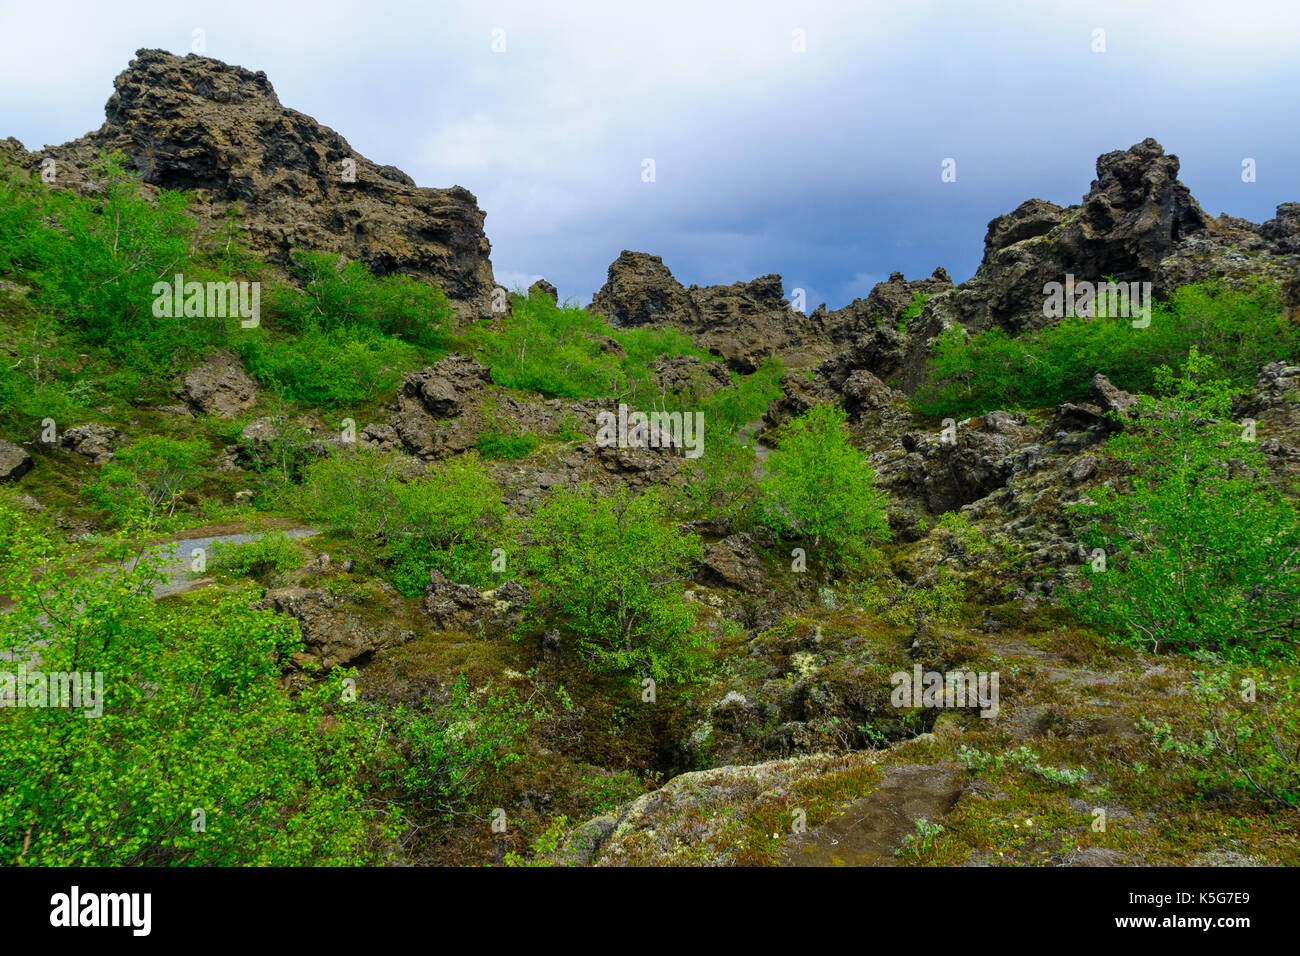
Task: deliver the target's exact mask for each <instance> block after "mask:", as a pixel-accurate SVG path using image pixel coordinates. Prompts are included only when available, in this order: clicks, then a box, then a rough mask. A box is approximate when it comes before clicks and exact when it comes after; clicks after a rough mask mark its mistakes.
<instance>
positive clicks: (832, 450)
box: [762, 405, 889, 564]
mask: <svg viewBox="0 0 1300 956" xmlns="http://www.w3.org/2000/svg"><path fill="white" fill-rule="evenodd" d="M845 418H846V416H845V413H844V410H843V409H840V408H837V407H835V406H833V405H816V406H814V407H813V408H811V409H809V410H808V411H807V412H805V413H804V414H803V415H801V416H799V417H798V418H795V419H793V420H791V421H789V422H787V423H786V424H785V425H784V426H782V428H781V429H780V432H779V433H778V446H777V448H776V450H775V451H773V452H772V453H771V454H770V455H769V456H768V460H767V469H768V473H767V475H766V476H764V478H763V480H762V488H763V492H764V495H765V496H766V503H765V514H764V520H765V522H766V523H767V524H769V525H770V526H771V527H772V528H773V530H776V531H780V532H783V533H786V534H790V535H799V536H802V537H804V538H806V539H808V540H809V541H810V542H811V543H812V544H813V545H814V546H815V547H822V546H825V548H826V550H827V552H828V553H829V563H833V564H834V563H838V564H851V563H854V562H856V561H858V560H860V559H862V558H863V557H865V556H866V554H867V551H868V548H869V546H870V545H872V544H874V543H877V542H881V541H886V540H888V538H889V522H888V521H887V520H886V518H885V510H884V494H883V493H882V492H879V491H877V490H876V488H875V480H876V475H875V472H874V471H872V469H871V466H870V465H869V464H868V463H867V460H866V457H865V456H864V455H863V454H862V452H860V451H858V449H856V448H854V447H853V445H852V444H851V443H850V441H849V434H848V429H847V428H846V427H845V424H844V423H845Z"/></svg>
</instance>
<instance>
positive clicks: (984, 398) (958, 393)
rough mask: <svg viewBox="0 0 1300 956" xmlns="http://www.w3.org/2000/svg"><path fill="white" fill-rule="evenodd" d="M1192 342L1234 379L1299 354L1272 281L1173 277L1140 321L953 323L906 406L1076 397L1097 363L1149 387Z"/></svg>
mask: <svg viewBox="0 0 1300 956" xmlns="http://www.w3.org/2000/svg"><path fill="white" fill-rule="evenodd" d="M1193 347H1195V348H1197V349H1198V350H1199V352H1200V354H1201V355H1203V356H1210V357H1212V358H1213V359H1214V363H1215V367H1216V369H1217V370H1218V372H1219V374H1220V375H1221V376H1222V377H1223V378H1225V379H1226V380H1227V381H1229V382H1230V383H1231V384H1233V385H1236V386H1239V387H1244V386H1246V385H1249V384H1250V383H1252V382H1253V381H1254V380H1255V376H1256V375H1258V374H1259V370H1260V368H1261V367H1262V366H1263V365H1264V364H1266V363H1267V362H1270V361H1274V360H1276V359H1278V358H1280V357H1286V356H1291V355H1300V323H1297V322H1296V321H1295V320H1294V319H1291V318H1288V317H1287V315H1286V314H1285V312H1284V311H1283V309H1282V307H1281V302H1280V299H1279V297H1278V293H1277V290H1276V288H1274V287H1273V286H1271V285H1268V284H1263V283H1260V284H1256V285H1254V286H1251V287H1249V288H1245V289H1230V288H1227V287H1225V286H1223V285H1220V284H1218V283H1215V282H1203V283H1197V284H1192V285H1187V286H1183V287H1182V288H1180V289H1178V290H1176V291H1175V292H1174V294H1173V295H1172V296H1171V297H1170V299H1169V301H1168V302H1157V303H1155V305H1154V307H1153V309H1152V317H1151V324H1150V326H1149V327H1147V328H1133V324H1132V320H1131V319H1128V318H1094V319H1084V318H1067V319H1065V320H1063V321H1062V322H1060V323H1059V324H1058V325H1055V326H1051V327H1048V328H1045V329H1042V330H1040V331H1037V332H1031V333H1026V334H1023V335H1019V336H1015V337H1012V336H1011V335H1008V334H1007V333H1006V332H1005V331H1003V330H1001V329H989V330H987V331H984V332H979V333H977V334H975V335H972V336H967V334H966V332H965V331H964V330H963V329H962V328H961V327H960V326H953V327H952V328H951V329H949V330H948V331H947V332H945V333H943V334H942V335H941V336H940V337H939V339H938V342H937V343H936V347H935V351H934V355H933V357H932V358H931V360H930V362H929V365H928V367H927V370H926V377H925V380H924V382H923V383H922V384H921V386H920V387H919V388H918V389H917V391H916V394H915V395H914V396H913V404H914V406H915V407H916V408H917V409H918V410H919V411H921V412H923V413H925V414H930V415H978V414H982V413H984V412H987V411H990V410H991V409H994V408H1004V409H1017V408H1036V407H1042V406H1046V405H1056V404H1059V403H1061V402H1068V401H1079V400H1081V399H1083V398H1085V397H1086V396H1087V394H1088V383H1089V381H1090V380H1091V379H1092V376H1093V375H1094V374H1095V373H1097V372H1101V373H1103V374H1105V375H1106V376H1107V377H1108V378H1109V379H1110V380H1111V381H1112V382H1113V383H1114V384H1116V385H1117V386H1119V387H1120V388H1125V389H1129V390H1130V391H1145V392H1149V391H1151V389H1152V388H1153V387H1154V386H1155V384H1156V383H1155V370H1156V369H1157V368H1158V367H1160V366H1161V365H1176V364H1178V363H1180V362H1182V361H1183V360H1184V359H1185V358H1186V356H1187V354H1188V352H1189V351H1190V350H1191V349H1192V348H1193Z"/></svg>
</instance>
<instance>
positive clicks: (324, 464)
mask: <svg viewBox="0 0 1300 956" xmlns="http://www.w3.org/2000/svg"><path fill="white" fill-rule="evenodd" d="M297 502H298V504H299V506H300V507H301V508H302V510H303V512H304V514H305V515H306V517H307V518H308V520H310V521H312V522H314V523H315V524H317V525H319V526H320V527H322V528H325V529H327V530H330V531H334V532H337V533H342V534H347V535H351V536H353V537H356V538H358V539H361V540H362V541H368V542H369V544H370V546H371V547H372V549H373V550H374V551H375V553H376V554H377V555H378V556H379V557H381V558H383V559H384V561H385V562H386V563H387V566H388V570H389V578H390V579H391V580H392V582H393V585H394V586H395V587H397V588H398V590H400V591H401V592H402V593H404V594H406V595H407V596H410V597H413V596H416V595H419V594H421V593H423V591H424V588H425V586H426V585H427V584H428V583H429V573H430V572H431V571H433V570H435V569H436V570H439V571H441V572H443V573H444V574H446V575H447V576H448V577H451V578H453V579H454V580H457V581H462V582H468V583H480V582H483V581H486V580H489V575H490V567H491V551H492V547H493V544H494V542H493V540H492V531H493V529H494V528H495V527H496V525H497V523H498V522H499V520H500V518H501V516H502V514H503V513H504V508H503V506H502V504H501V496H500V492H499V490H498V489H497V487H496V484H495V482H494V481H493V480H492V476H491V474H490V473H489V472H488V470H487V468H486V466H485V465H484V464H483V462H482V461H481V460H480V459H479V458H478V457H476V456H474V455H464V456H461V457H459V458H453V459H449V460H447V461H441V462H436V463H434V464H433V465H431V466H430V468H429V473H428V475H427V476H425V477H418V478H416V477H413V476H412V475H411V473H410V465H409V463H408V462H407V461H404V460H403V459H402V458H400V457H397V456H392V455H387V454H384V453H381V452H373V451H349V452H345V453H343V454H338V455H334V456H331V457H329V458H324V459H322V460H320V461H319V462H316V463H315V464H313V465H311V466H309V467H308V469H307V471H306V475H305V479H304V482H303V486H302V489H301V490H300V491H299V493H298V495H297Z"/></svg>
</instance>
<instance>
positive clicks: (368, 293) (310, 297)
mask: <svg viewBox="0 0 1300 956" xmlns="http://www.w3.org/2000/svg"><path fill="white" fill-rule="evenodd" d="M294 261H295V263H296V270H295V271H296V272H297V275H298V278H299V279H300V280H301V281H302V283H303V288H302V289H297V288H293V287H290V286H280V287H277V288H276V289H274V290H272V295H271V296H270V304H271V306H272V310H273V312H274V313H275V314H276V317H277V321H278V322H279V324H280V325H282V326H283V327H284V328H286V329H288V330H290V331H292V332H298V333H304V334H305V333H308V332H323V333H331V332H334V333H337V332H340V331H344V330H346V331H348V332H349V333H350V337H357V338H361V337H362V336H360V335H359V334H358V333H361V332H369V333H371V334H372V337H373V336H391V337H393V338H397V339H401V340H402V341H405V342H410V343H411V344H413V345H418V346H421V347H424V348H426V349H435V350H440V349H443V348H444V347H445V346H446V342H447V330H448V327H449V325H450V322H451V317H452V308H451V304H450V303H449V302H448V301H447V297H446V296H445V295H443V293H442V291H441V290H440V289H437V288H435V287H434V286H432V285H429V284H428V283H426V282H421V281H420V280H418V279H416V278H414V277H412V276H406V275H389V276H382V277H380V276H376V275H375V274H374V273H372V272H371V271H370V269H369V268H368V267H367V266H366V265H365V264H364V263H362V262H349V261H347V260H346V259H343V258H342V257H340V256H338V255H336V254H333V253H328V252H308V251H305V250H301V249H299V250H295V252H294Z"/></svg>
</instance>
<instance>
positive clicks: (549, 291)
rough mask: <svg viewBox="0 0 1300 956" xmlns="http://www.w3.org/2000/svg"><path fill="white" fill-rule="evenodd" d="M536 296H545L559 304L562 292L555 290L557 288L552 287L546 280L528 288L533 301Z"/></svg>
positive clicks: (540, 280)
mask: <svg viewBox="0 0 1300 956" xmlns="http://www.w3.org/2000/svg"><path fill="white" fill-rule="evenodd" d="M536 296H545V297H546V298H548V299H550V300H551V301H552V302H557V303H558V302H559V301H560V290H559V289H557V288H555V286H553V285H551V284H550V283H549V282H547V281H546V280H545V279H538V280H537V281H536V282H534V283H533V284H532V285H530V286H529V287H528V298H530V299H531V298H534V297H536Z"/></svg>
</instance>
